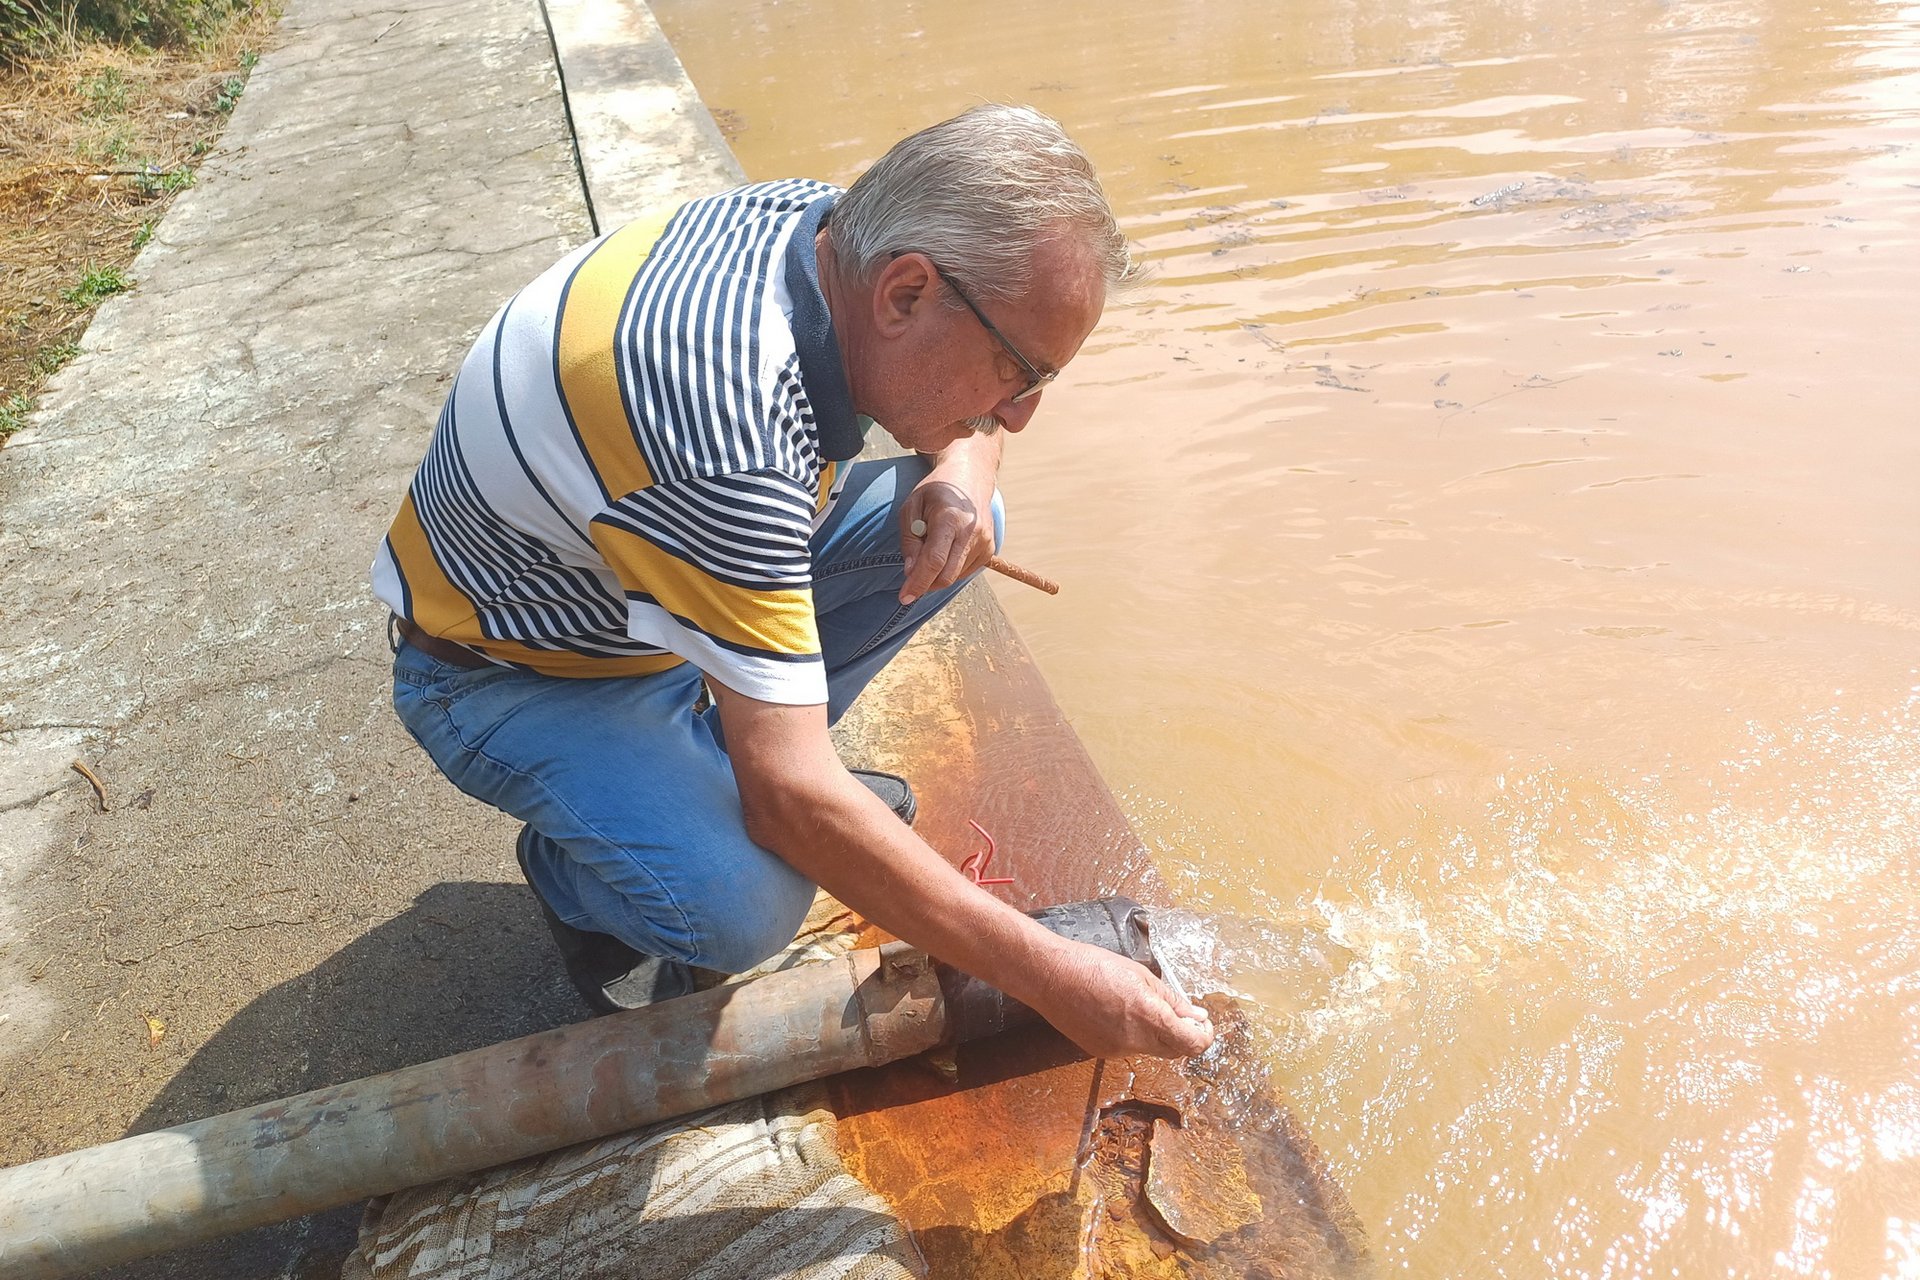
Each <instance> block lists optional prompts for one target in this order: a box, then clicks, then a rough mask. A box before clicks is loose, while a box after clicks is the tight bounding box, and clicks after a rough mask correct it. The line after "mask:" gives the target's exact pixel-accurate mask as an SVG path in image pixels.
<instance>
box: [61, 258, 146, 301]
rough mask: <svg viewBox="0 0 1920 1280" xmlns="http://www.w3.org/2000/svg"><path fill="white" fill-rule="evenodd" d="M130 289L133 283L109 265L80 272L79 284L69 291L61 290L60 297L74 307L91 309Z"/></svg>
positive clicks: (116, 268)
mask: <svg viewBox="0 0 1920 1280" xmlns="http://www.w3.org/2000/svg"><path fill="white" fill-rule="evenodd" d="M131 288H133V281H131V280H129V279H127V276H126V273H125V272H124V271H122V270H120V268H119V267H117V266H115V265H113V264H111V263H109V264H108V265H106V266H104V267H88V268H87V269H86V270H85V271H82V272H81V273H80V283H79V284H76V285H74V286H73V288H71V289H62V290H61V291H60V296H61V298H62V299H64V300H65V301H67V302H71V303H72V304H73V305H74V306H76V307H92V306H98V305H99V304H100V303H101V302H104V301H105V300H106V299H108V298H111V297H112V296H113V295H114V294H116V293H125V292H126V291H127V290H129V289H131Z"/></svg>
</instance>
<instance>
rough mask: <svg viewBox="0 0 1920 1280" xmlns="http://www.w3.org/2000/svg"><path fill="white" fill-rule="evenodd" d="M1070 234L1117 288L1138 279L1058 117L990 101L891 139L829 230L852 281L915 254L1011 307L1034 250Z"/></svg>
mask: <svg viewBox="0 0 1920 1280" xmlns="http://www.w3.org/2000/svg"><path fill="white" fill-rule="evenodd" d="M1062 227H1065V228H1067V229H1069V230H1071V231H1073V232H1076V233H1077V234H1078V235H1079V236H1080V238H1081V240H1082V242H1083V243H1084V244H1085V245H1086V246H1087V248H1088V249H1089V250H1090V251H1091V252H1092V254H1093V257H1094V261H1095V262H1096V263H1097V264H1098V266H1099V268H1100V273H1101V275H1102V276H1103V277H1104V278H1105V279H1106V282H1107V287H1108V288H1109V289H1112V288H1114V287H1116V286H1118V285H1121V284H1124V283H1125V282H1126V281H1128V280H1130V279H1131V278H1133V276H1134V274H1135V265H1134V262H1133V258H1132V255H1131V254H1130V253H1129V252H1128V249H1127V239H1126V237H1125V236H1124V235H1122V234H1121V233H1120V226H1119V224H1118V223H1117V222H1116V221H1115V220H1114V216H1113V209H1112V207H1111V206H1109V205H1108V204H1107V197H1106V193H1105V192H1103V191H1101V189H1100V181H1099V179H1098V178H1096V177H1095V176H1094V173H1093V162H1092V161H1091V160H1089V159H1087V153H1086V152H1084V151H1082V150H1081V149H1080V148H1079V146H1078V145H1076V144H1075V143H1074V142H1073V140H1072V139H1070V138H1068V137H1067V135H1066V131H1065V130H1063V129H1062V128H1061V127H1060V124H1059V122H1058V121H1056V120H1054V119H1053V118H1052V117H1050V116H1047V115H1043V114H1042V113H1040V112H1038V111H1035V110H1034V109H1033V108H1032V107H1010V106H999V105H994V104H989V105H985V106H978V107H974V108H972V109H971V110H968V111H964V112H962V113H961V114H959V115H957V116H955V117H954V118H953V119H951V120H943V121H942V122H940V123H939V124H936V125H931V126H929V127H927V128H925V129H922V130H921V131H920V132H918V133H916V134H914V135H913V136H912V137H909V138H904V139H902V140H901V141H899V142H897V143H895V144H894V145H893V148H892V149H891V150H889V151H888V152H887V154H886V155H884V156H882V157H881V158H880V159H879V161H878V162H877V163H875V164H874V166H873V167H872V168H871V169H868V170H867V171H866V172H865V173H863V174H861V175H860V178H859V180H858V181H856V182H855V183H854V184H853V186H851V187H849V188H848V189H847V193H846V194H845V195H844V196H842V197H841V198H840V202H839V203H838V204H836V205H835V206H834V209H833V216H832V218H831V219H830V220H829V222H828V223H827V234H828V236H829V237H830V239H831V242H832V245H833V252H834V256H835V257H836V258H838V259H839V261H840V263H841V264H842V266H843V267H844V268H845V270H846V271H847V272H848V273H849V274H851V275H852V277H853V278H854V279H856V280H861V281H868V280H872V279H873V277H874V276H875V275H877V274H879V272H880V270H881V269H882V268H884V267H885V266H886V264H887V263H888V262H889V261H890V260H891V259H892V258H893V257H894V256H895V255H896V254H900V253H905V252H909V251H918V252H921V253H924V254H926V255H927V256H928V257H930V258H932V259H933V261H934V262H935V263H936V264H937V265H938V266H939V267H940V268H941V269H942V270H946V271H952V272H953V273H954V274H955V275H956V276H958V277H959V279H960V280H961V281H962V282H963V284H964V287H965V288H966V289H967V291H968V292H969V293H973V292H975V291H977V292H978V293H979V294H981V295H984V296H986V297H989V298H994V299H998V300H1001V301H1006V300H1009V299H1012V298H1016V297H1018V296H1020V295H1022V294H1024V293H1025V292H1026V290H1027V287H1028V286H1029V285H1030V284H1031V283H1032V281H1031V280H1030V279H1029V278H1028V277H1029V276H1030V274H1031V272H1032V259H1033V253H1034V250H1035V249H1036V248H1038V247H1039V246H1040V244H1042V243H1043V242H1044V241H1046V240H1047V239H1048V238H1050V237H1051V236H1054V235H1057V234H1058V233H1059V232H1060V230H1061V228H1062ZM949 305H958V303H951V304H949Z"/></svg>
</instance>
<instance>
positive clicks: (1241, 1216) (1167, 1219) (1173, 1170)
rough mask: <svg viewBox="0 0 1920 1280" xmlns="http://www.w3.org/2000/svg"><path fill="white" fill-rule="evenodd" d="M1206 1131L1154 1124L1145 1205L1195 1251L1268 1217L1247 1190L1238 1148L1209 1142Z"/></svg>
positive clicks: (1157, 1121)
mask: <svg viewBox="0 0 1920 1280" xmlns="http://www.w3.org/2000/svg"><path fill="white" fill-rule="evenodd" d="M1209 1136H1211V1135H1207V1134H1205V1133H1203V1132H1201V1131H1196V1130H1189V1129H1182V1128H1181V1127H1179V1126H1178V1125H1175V1124H1169V1123H1167V1121H1165V1120H1161V1119H1156V1120H1155V1121H1154V1122H1153V1138H1152V1149H1151V1153H1150V1154H1149V1156H1148V1162H1147V1185H1146V1199H1147V1204H1148V1206H1149V1207H1150V1208H1151V1209H1152V1210H1153V1216H1154V1221H1155V1222H1157V1223H1158V1224H1159V1225H1160V1226H1161V1227H1163V1228H1164V1229H1165V1230H1166V1232H1167V1234H1168V1235H1171V1236H1172V1237H1173V1238H1174V1239H1176V1240H1178V1241H1180V1243H1182V1244H1184V1245H1187V1246H1188V1247H1190V1248H1205V1247H1206V1246H1207V1245H1209V1244H1210V1243H1211V1242H1213V1241H1215V1240H1219V1239H1223V1238H1225V1237H1226V1236H1229V1235H1234V1234H1237V1233H1238V1232H1239V1231H1240V1230H1241V1229H1242V1228H1244V1227H1247V1226H1250V1225H1252V1224H1253V1223H1256V1222H1258V1221H1259V1220H1260V1219H1261V1218H1263V1217H1265V1216H1266V1210H1265V1208H1264V1207H1263V1206H1262V1205H1261V1203H1260V1197H1259V1196H1258V1195H1256V1194H1255V1193H1254V1190H1253V1188H1252V1187H1250V1186H1248V1185H1247V1170H1246V1167H1245V1166H1244V1165H1242V1164H1241V1163H1240V1144H1239V1143H1237V1142H1218V1141H1211V1142H1210V1141H1204V1140H1202V1139H1204V1138H1206V1137H1209Z"/></svg>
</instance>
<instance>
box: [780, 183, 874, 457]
mask: <svg viewBox="0 0 1920 1280" xmlns="http://www.w3.org/2000/svg"><path fill="white" fill-rule="evenodd" d="M838 199H839V197H838V196H824V197H822V198H821V199H819V200H815V201H814V202H813V203H812V204H810V205H808V206H807V207H806V209H805V211H804V212H802V213H801V215H800V225H799V226H797V227H795V228H794V229H793V238H792V239H791V240H789V241H788V242H787V293H788V295H789V296H790V297H792V299H793V345H794V349H795V350H796V351H798V352H799V353H800V380H801V381H802V382H804V383H805V384H806V388H807V400H808V401H809V402H810V403H811V404H812V406H813V420H814V422H816V423H817V424H819V429H820V457H821V458H822V459H824V460H826V461H829V462H845V461H846V460H847V459H848V458H851V457H854V456H855V455H856V454H858V453H859V452H860V450H861V448H862V447H863V446H864V445H865V444H866V438H865V435H864V434H863V433H862V431H861V430H860V422H859V420H858V419H857V418H856V417H855V416H854V412H853V392H852V390H851V389H849V388H848V386H847V373H846V368H845V366H843V365H842V364H841V362H840V343H839V340H838V339H836V338H835V337H834V334H833V316H832V315H831V314H830V313H829V312H828V311H827V296H826V294H825V293H823V292H822V291H821V289H820V260H819V258H818V256H817V255H816V254H815V253H814V248H813V238H814V237H815V236H816V235H818V234H819V232H820V226H821V224H822V223H824V222H825V221H826V220H827V213H828V211H829V210H831V209H832V208H833V206H834V202H835V201H837V200H838Z"/></svg>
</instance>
